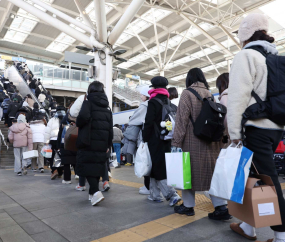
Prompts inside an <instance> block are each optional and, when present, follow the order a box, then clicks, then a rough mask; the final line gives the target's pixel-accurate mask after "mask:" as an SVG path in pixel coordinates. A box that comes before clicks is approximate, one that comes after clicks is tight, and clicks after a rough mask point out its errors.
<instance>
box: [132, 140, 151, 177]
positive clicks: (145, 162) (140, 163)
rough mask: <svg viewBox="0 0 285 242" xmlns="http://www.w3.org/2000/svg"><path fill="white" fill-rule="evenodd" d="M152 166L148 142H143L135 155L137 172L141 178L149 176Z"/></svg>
mask: <svg viewBox="0 0 285 242" xmlns="http://www.w3.org/2000/svg"><path fill="white" fill-rule="evenodd" d="M151 168H152V162H151V157H150V153H149V149H148V145H147V143H143V142H141V144H140V146H139V148H138V150H137V153H136V156H135V174H136V176H137V177H139V178H141V177H143V176H149V175H150V172H151Z"/></svg>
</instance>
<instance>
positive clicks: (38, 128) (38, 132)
mask: <svg viewBox="0 0 285 242" xmlns="http://www.w3.org/2000/svg"><path fill="white" fill-rule="evenodd" d="M30 128H31V130H32V132H33V143H35V142H40V143H43V142H44V139H45V128H46V126H45V125H44V122H43V121H41V120H35V121H31V123H30Z"/></svg>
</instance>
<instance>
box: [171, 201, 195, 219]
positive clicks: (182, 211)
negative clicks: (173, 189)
mask: <svg viewBox="0 0 285 242" xmlns="http://www.w3.org/2000/svg"><path fill="white" fill-rule="evenodd" d="M174 212H175V213H178V214H185V215H187V216H194V215H195V211H194V208H186V207H185V206H184V204H181V205H180V206H175V207H174Z"/></svg>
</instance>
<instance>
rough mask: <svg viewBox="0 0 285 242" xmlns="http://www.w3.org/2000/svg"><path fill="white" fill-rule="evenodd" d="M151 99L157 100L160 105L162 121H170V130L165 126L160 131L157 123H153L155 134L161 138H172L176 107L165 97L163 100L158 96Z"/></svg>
mask: <svg viewBox="0 0 285 242" xmlns="http://www.w3.org/2000/svg"><path fill="white" fill-rule="evenodd" d="M153 100H155V101H157V102H158V103H159V104H161V106H162V117H161V120H162V121H171V122H172V131H170V132H169V131H167V130H166V129H165V128H164V129H163V130H162V131H160V129H159V127H158V126H157V124H156V123H155V124H154V128H155V132H156V136H157V137H160V139H162V140H170V139H172V138H173V133H174V132H173V131H174V127H175V117H176V112H177V108H176V107H175V106H173V105H171V102H170V100H169V99H166V100H165V102H163V101H161V100H160V99H159V98H153Z"/></svg>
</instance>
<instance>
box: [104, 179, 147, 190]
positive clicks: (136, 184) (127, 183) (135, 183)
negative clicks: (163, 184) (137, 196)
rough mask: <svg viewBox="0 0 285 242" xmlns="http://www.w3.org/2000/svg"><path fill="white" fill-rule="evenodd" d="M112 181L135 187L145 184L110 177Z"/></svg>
mask: <svg viewBox="0 0 285 242" xmlns="http://www.w3.org/2000/svg"><path fill="white" fill-rule="evenodd" d="M110 182H111V183H115V184H119V185H124V186H127V187H135V188H140V187H142V186H143V184H141V183H137V182H129V181H123V180H118V179H114V178H110Z"/></svg>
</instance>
